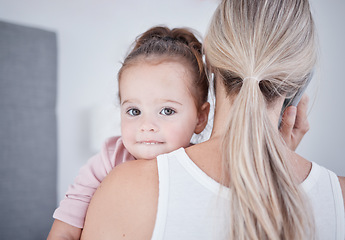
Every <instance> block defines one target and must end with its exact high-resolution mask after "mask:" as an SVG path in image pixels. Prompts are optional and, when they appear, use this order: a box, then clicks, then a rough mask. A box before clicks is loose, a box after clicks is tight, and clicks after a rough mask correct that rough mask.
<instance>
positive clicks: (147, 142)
mask: <svg viewBox="0 0 345 240" xmlns="http://www.w3.org/2000/svg"><path fill="white" fill-rule="evenodd" d="M138 143H140V144H144V145H157V144H163V142H159V141H154V140H147V141H139V142H138Z"/></svg>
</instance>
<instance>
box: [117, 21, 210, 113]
mask: <svg viewBox="0 0 345 240" xmlns="http://www.w3.org/2000/svg"><path fill="white" fill-rule="evenodd" d="M194 32H195V31H194V30H192V29H189V28H173V29H169V28H167V27H164V26H157V27H153V28H150V29H149V30H147V31H146V32H144V33H143V34H141V35H139V36H138V37H137V39H136V41H135V42H134V45H133V48H132V49H131V51H130V52H129V54H128V55H127V57H126V58H125V60H124V62H123V64H122V67H121V69H120V71H119V73H118V79H119V82H120V81H121V75H122V73H123V71H125V70H126V69H127V68H128V67H129V66H133V65H134V64H140V63H143V62H145V63H152V64H157V63H160V62H164V61H177V62H180V63H182V64H183V65H184V66H186V68H187V69H189V72H190V73H191V74H192V76H193V79H194V82H193V83H191V87H190V88H191V89H190V90H191V93H192V94H193V96H194V98H195V101H196V105H197V107H198V108H199V107H201V106H202V104H203V103H205V102H207V96H208V86H209V85H208V79H207V76H206V73H205V67H204V63H203V58H202V44H201V42H200V41H199V40H198V38H197V37H196V33H194ZM120 95H121V93H120Z"/></svg>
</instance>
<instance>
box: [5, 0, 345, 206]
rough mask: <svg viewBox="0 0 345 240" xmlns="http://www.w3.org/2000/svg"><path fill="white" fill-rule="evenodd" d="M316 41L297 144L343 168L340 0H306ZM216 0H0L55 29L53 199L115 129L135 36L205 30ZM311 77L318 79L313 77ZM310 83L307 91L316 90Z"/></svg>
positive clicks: (12, 14) (10, 15) (20, 15)
mask: <svg viewBox="0 0 345 240" xmlns="http://www.w3.org/2000/svg"><path fill="white" fill-rule="evenodd" d="M311 2H312V5H313V9H314V13H315V19H316V23H317V27H318V30H319V35H320V44H321V63H320V69H321V71H320V72H321V75H320V76H316V77H315V78H314V80H315V79H319V80H320V81H319V83H318V92H317V96H316V100H315V102H314V106H313V108H312V110H311V112H310V115H309V120H310V123H311V130H310V131H309V132H308V134H307V135H306V137H305V139H304V140H303V142H302V143H301V145H300V146H299V148H298V150H297V151H298V152H299V153H301V154H302V155H303V156H305V157H306V158H308V159H309V160H313V161H315V162H318V163H320V164H322V165H324V166H326V167H328V168H330V169H332V170H333V171H335V172H336V173H337V174H339V175H343V176H345V158H344V156H343V151H342V148H343V147H345V125H344V124H343V122H342V119H345V113H344V106H343V104H342V102H343V101H344V97H343V94H342V93H343V91H344V89H345V81H344V80H345V77H344V76H345V75H344V73H343V71H342V70H344V68H345V65H344V60H343V56H345V46H344V44H343V43H344V38H345V32H344V27H343V23H344V22H345V15H344V14H343V13H344V12H345V3H344V1H343V0H329V1H323V0H312V1H311ZM216 4H217V1H216V0H174V1H169V0H147V1H139V0H127V1H119V0H113V1H111V0H102V1H99V0H98V1H96V0H74V1H70V0H68V1H67V0H59V1H58V0H51V1H45V0H31V1H25V0H0V19H1V20H8V21H12V22H14V23H19V24H25V25H29V26H35V27H39V28H45V29H48V30H53V31H55V32H57V34H58V44H59V46H58V48H59V61H58V63H59V66H58V67H59V71H58V74H59V75H58V80H59V82H58V107H57V114H58V134H59V151H58V153H59V163H58V167H59V168H58V176H59V179H58V199H59V200H60V199H62V198H63V196H64V192H65V191H66V189H67V187H68V185H69V184H70V183H71V182H72V181H73V179H74V177H75V176H76V174H77V173H78V170H79V168H80V166H82V165H83V164H84V163H86V161H87V159H88V158H89V157H90V156H91V155H92V154H93V153H95V151H96V150H97V149H98V148H99V146H100V145H101V142H102V141H103V140H104V138H105V137H106V136H107V135H108V136H110V135H114V134H116V135H117V134H120V130H119V120H118V119H119V118H118V114H117V108H116V99H117V98H116V96H117V83H116V74H117V71H118V69H119V66H120V64H119V62H120V61H122V60H123V58H124V56H125V54H126V52H127V50H128V47H129V45H130V44H131V43H132V41H133V40H134V39H135V37H136V36H137V35H138V34H139V33H142V32H143V31H145V30H147V29H148V28H149V27H151V26H153V25H157V24H165V25H168V26H169V27H182V26H188V27H192V28H195V29H197V30H198V31H199V32H201V33H202V34H204V33H205V30H206V28H207V25H208V22H209V19H210V17H211V15H212V13H213V11H214V9H215V7H216ZM315 82H316V81H315ZM315 89H316V88H315V83H314V84H312V86H311V87H310V89H308V92H309V93H313V92H314V90H315Z"/></svg>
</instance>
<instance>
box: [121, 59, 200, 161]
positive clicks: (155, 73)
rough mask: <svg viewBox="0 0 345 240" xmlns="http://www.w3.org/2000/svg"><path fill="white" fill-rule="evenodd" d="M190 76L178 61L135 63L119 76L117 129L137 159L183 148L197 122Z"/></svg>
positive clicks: (187, 144) (148, 157)
mask: <svg viewBox="0 0 345 240" xmlns="http://www.w3.org/2000/svg"><path fill="white" fill-rule="evenodd" d="M191 82H192V76H191V74H190V73H189V71H188V69H187V68H186V67H185V66H184V65H183V64H182V63H178V62H175V61H174V62H162V63H159V64H150V63H139V64H135V65H133V66H130V67H128V68H127V69H126V70H124V72H123V73H122V76H121V79H120V86H119V88H120V89H119V90H120V95H121V132H122V138H123V143H124V145H125V147H126V149H127V150H128V151H129V152H130V153H131V154H132V155H133V156H134V157H135V158H137V159H152V158H155V157H156V156H157V155H159V154H162V153H168V152H171V151H173V150H176V149H178V148H180V147H187V146H189V144H190V139H191V137H192V135H193V133H194V131H195V128H196V125H197V123H198V112H197V107H196V104H195V101H194V98H193V96H192V94H191V93H190V91H189V88H188V87H189V86H190V84H191Z"/></svg>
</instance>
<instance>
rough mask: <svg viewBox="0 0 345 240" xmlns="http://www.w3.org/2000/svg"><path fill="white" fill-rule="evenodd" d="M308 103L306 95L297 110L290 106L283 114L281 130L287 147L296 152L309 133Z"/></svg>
mask: <svg viewBox="0 0 345 240" xmlns="http://www.w3.org/2000/svg"><path fill="white" fill-rule="evenodd" d="M308 102H309V97H308V96H307V95H306V94H304V95H303V96H302V99H301V101H300V102H299V104H298V105H297V108H296V107H294V106H290V107H288V108H287V109H285V111H284V114H283V118H282V122H281V126H280V129H279V130H280V133H281V135H282V137H283V139H284V140H285V142H286V145H287V146H288V147H289V148H290V149H291V150H293V151H295V150H296V148H297V146H298V145H299V143H300V142H301V140H302V138H303V137H304V135H305V134H306V133H307V132H308V131H309V122H308V118H307V110H308Z"/></svg>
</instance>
